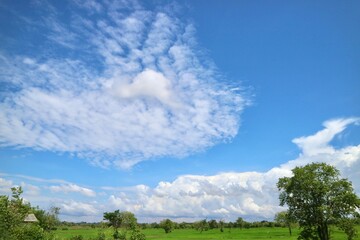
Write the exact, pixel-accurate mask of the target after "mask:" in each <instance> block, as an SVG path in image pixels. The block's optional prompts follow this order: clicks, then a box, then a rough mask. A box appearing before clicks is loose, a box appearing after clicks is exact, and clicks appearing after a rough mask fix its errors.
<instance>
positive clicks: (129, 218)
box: [104, 210, 137, 239]
mask: <svg viewBox="0 0 360 240" xmlns="http://www.w3.org/2000/svg"><path fill="white" fill-rule="evenodd" d="M104 220H108V221H109V225H110V226H112V227H113V228H114V234H113V237H114V239H125V238H126V231H127V230H129V229H131V230H135V228H136V225H137V219H136V218H135V215H134V214H133V213H131V212H126V211H124V212H120V210H116V211H114V212H105V213H104ZM120 227H122V228H124V229H125V231H124V232H122V233H119V232H118V229H119V228H120Z"/></svg>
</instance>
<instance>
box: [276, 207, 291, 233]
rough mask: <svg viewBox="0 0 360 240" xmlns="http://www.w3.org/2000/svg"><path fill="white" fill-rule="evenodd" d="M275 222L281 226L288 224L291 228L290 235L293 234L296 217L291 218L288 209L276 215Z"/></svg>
mask: <svg viewBox="0 0 360 240" xmlns="http://www.w3.org/2000/svg"><path fill="white" fill-rule="evenodd" d="M275 222H276V223H277V224H279V225H280V226H284V227H285V226H286V227H287V228H288V229H289V234H290V236H291V235H292V231H291V224H293V223H294V222H295V220H294V219H292V218H291V216H290V214H289V212H288V211H282V212H279V213H277V214H276V215H275Z"/></svg>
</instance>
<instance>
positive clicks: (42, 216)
mask: <svg viewBox="0 0 360 240" xmlns="http://www.w3.org/2000/svg"><path fill="white" fill-rule="evenodd" d="M59 211H60V208H58V207H51V208H50V210H49V212H46V211H44V210H42V209H39V208H38V207H37V208H34V209H33V212H34V214H35V216H36V218H37V219H38V220H39V225H40V227H42V228H43V229H44V230H45V231H51V230H56V226H57V225H59V223H60V221H59V218H58V215H59Z"/></svg>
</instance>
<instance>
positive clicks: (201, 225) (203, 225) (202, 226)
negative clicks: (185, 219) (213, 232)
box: [194, 219, 210, 232]
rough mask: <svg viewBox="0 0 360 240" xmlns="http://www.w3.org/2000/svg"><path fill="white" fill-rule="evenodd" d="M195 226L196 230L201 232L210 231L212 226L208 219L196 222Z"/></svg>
mask: <svg viewBox="0 0 360 240" xmlns="http://www.w3.org/2000/svg"><path fill="white" fill-rule="evenodd" d="M194 227H195V229H196V230H198V231H200V232H203V231H208V230H209V228H210V226H209V223H208V222H207V221H206V219H204V220H201V221H198V222H195V223H194Z"/></svg>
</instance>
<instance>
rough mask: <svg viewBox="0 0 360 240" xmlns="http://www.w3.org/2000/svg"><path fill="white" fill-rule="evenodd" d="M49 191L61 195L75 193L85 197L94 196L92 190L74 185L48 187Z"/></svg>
mask: <svg viewBox="0 0 360 240" xmlns="http://www.w3.org/2000/svg"><path fill="white" fill-rule="evenodd" d="M49 189H50V191H52V192H61V193H69V192H75V193H80V194H82V195H84V196H87V197H95V196H96V193H95V192H94V191H93V190H91V189H89V188H84V187H80V186H78V185H76V184H63V185H58V186H50V187H49Z"/></svg>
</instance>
